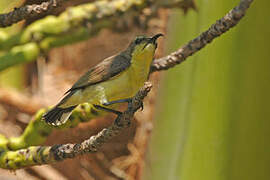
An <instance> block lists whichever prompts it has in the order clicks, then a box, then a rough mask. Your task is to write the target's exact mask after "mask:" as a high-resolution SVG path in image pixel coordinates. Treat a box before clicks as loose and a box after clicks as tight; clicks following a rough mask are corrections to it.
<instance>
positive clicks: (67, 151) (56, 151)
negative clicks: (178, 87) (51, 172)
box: [0, 83, 152, 169]
mask: <svg viewBox="0 0 270 180" xmlns="http://www.w3.org/2000/svg"><path fill="white" fill-rule="evenodd" d="M151 88H152V85H151V84H150V83H145V85H144V87H142V88H141V89H140V90H139V92H138V93H137V94H136V95H135V96H134V98H133V99H132V103H131V105H130V106H129V107H128V109H127V110H126V111H125V112H124V113H123V114H122V115H119V116H118V117H117V118H116V119H115V122H117V123H114V124H113V125H112V126H110V127H108V128H104V129H103V130H102V131H100V132H99V133H98V134H97V135H94V136H91V137H90V138H89V139H87V140H85V141H83V142H82V143H80V144H62V145H54V146H32V147H29V148H27V149H21V150H18V151H5V150H2V152H0V154H1V155H0V167H1V168H5V169H18V168H23V167H29V166H33V165H41V164H49V163H53V162H57V161H61V160H64V159H67V158H74V157H76V156H78V155H82V154H85V153H91V152H96V151H97V150H98V149H99V148H100V147H101V146H102V145H103V144H105V143H106V142H107V141H108V140H110V139H111V138H113V137H115V136H116V135H118V134H119V133H120V132H121V130H122V129H124V128H126V127H128V126H129V124H130V121H131V119H132V118H133V115H134V113H135V112H136V111H137V110H138V109H139V108H140V107H141V105H142V101H143V99H144V98H145V97H146V96H147V94H148V92H149V91H150V90H151Z"/></svg>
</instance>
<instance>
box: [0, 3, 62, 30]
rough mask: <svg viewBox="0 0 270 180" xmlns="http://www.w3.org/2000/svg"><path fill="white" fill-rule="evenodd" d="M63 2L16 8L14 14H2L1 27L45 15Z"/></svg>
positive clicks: (0, 15)
mask: <svg viewBox="0 0 270 180" xmlns="http://www.w3.org/2000/svg"><path fill="white" fill-rule="evenodd" d="M61 1H63V0H49V1H47V2H43V3H41V4H32V5H26V6H23V7H19V8H14V10H13V11H12V12H9V13H6V14H0V27H7V26H11V25H12V24H14V23H17V22H19V21H21V20H24V19H28V18H30V17H34V16H37V15H41V14H44V13H46V12H48V11H50V10H52V9H54V8H56V7H57V6H58V4H59V3H60V2H61Z"/></svg>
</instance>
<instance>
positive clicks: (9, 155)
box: [0, 0, 253, 169]
mask: <svg viewBox="0 0 270 180" xmlns="http://www.w3.org/2000/svg"><path fill="white" fill-rule="evenodd" d="M101 2H105V1H98V2H94V3H89V4H87V5H81V6H78V7H74V8H73V9H71V10H68V12H64V13H62V14H61V15H60V16H58V17H48V18H45V19H42V20H39V21H37V22H34V23H33V24H32V25H30V26H29V27H27V28H26V29H25V30H24V31H23V32H22V33H20V34H17V35H15V36H13V37H8V36H5V37H4V36H2V38H0V42H1V44H2V45H0V48H1V49H2V50H3V49H5V50H6V51H7V53H6V54H4V55H3V56H1V57H0V70H3V69H6V68H7V67H10V66H13V65H15V64H18V63H22V62H27V61H31V60H34V59H35V58H36V57H37V56H38V55H39V53H40V51H43V52H44V51H45V52H46V51H47V50H49V49H50V48H52V47H56V46H61V45H64V44H69V43H73V42H76V41H78V40H83V39H87V38H89V37H90V36H92V35H93V34H95V33H97V32H98V31H99V30H100V29H101V28H104V27H110V26H112V24H110V23H109V25H108V24H107V25H104V24H103V23H104V22H110V21H112V22H113V18H112V17H110V15H114V14H117V13H118V12H119V11H121V12H123V13H128V12H129V11H132V7H134V6H135V7H137V8H139V9H140V8H144V7H147V6H151V5H153V4H152V3H146V2H144V1H136V3H134V4H132V2H133V1H132V2H129V1H128V0H127V1H121V2H122V8H119V7H120V6H116V4H114V3H116V2H118V3H119V2H120V0H116V1H110V3H109V2H107V3H105V4H102V3H101ZM252 2H253V0H241V1H240V3H239V5H238V6H236V7H235V8H233V9H232V10H231V11H230V12H229V13H227V14H226V15H225V16H224V17H223V18H221V19H219V20H217V21H216V23H214V24H213V25H212V26H211V27H210V28H209V29H208V30H207V31H205V32H203V33H202V34H200V35H199V36H198V37H196V38H195V39H193V40H191V41H189V42H188V43H187V44H185V45H184V46H182V47H180V48H179V49H178V50H176V51H175V52H173V53H171V54H170V55H168V56H165V57H162V58H160V59H155V60H154V61H153V64H152V66H151V72H155V71H160V70H167V69H169V68H172V67H174V66H175V65H177V64H179V63H181V62H183V61H184V60H185V59H186V58H188V57H189V56H191V55H193V54H194V53H196V52H198V51H199V50H201V49H202V48H203V47H205V46H206V45H207V44H208V43H210V42H212V41H213V40H214V39H215V38H217V37H218V36H220V35H222V34H224V33H225V32H227V31H228V30H229V29H231V28H232V27H234V26H235V25H237V24H238V22H239V21H240V20H241V19H242V17H243V16H244V15H245V13H246V11H247V9H248V8H249V6H250V4H251V3H252ZM99 3H100V4H99ZM125 3H126V4H125ZM163 6H164V7H165V5H164V4H163ZM82 7H84V8H82ZM80 8H82V9H83V10H82V12H81V14H80V13H79V14H80V15H79V16H76V17H75V16H72V13H71V12H75V11H76V12H77V11H79V10H80ZM103 8H107V11H105V12H104V9H103ZM110 8H111V9H110ZM86 12H87V14H86ZM0 17H1V15H0ZM114 17H115V16H114ZM62 18H63V19H68V20H67V21H64V22H63V23H60V22H58V21H59V19H61V21H62V20H63V19H62ZM76 18H77V19H76ZM14 22H16V21H15V20H14ZM49 22H51V23H53V25H52V26H51V24H50V23H49ZM89 23H90V24H89ZM105 24H106V23H105ZM49 25H50V26H49ZM56 25H62V26H60V29H55V31H52V30H53V29H50V27H51V28H54V27H56ZM47 26H48V28H44V27H47ZM41 27H42V28H41ZM74 27H81V28H80V29H79V30H78V31H75V32H74V31H70V30H71V29H73V30H74ZM44 29H46V30H48V31H46V32H45V31H44ZM66 32H73V34H72V35H71V36H72V38H68V36H70V34H66ZM3 37H4V38H3ZM66 39H67V40H66ZM5 45H6V46H5ZM28 53H31V54H32V55H31V56H27V55H28ZM11 59H13V61H12V60H11ZM150 89H151V85H150V84H148V83H146V84H145V86H144V87H143V88H142V89H141V90H140V91H139V92H138V93H137V95H136V96H135V97H134V98H133V101H132V106H130V108H128V109H127V110H126V111H125V112H124V113H123V114H122V115H120V116H118V117H117V118H118V119H119V120H120V122H123V123H124V124H123V126H119V125H117V124H113V125H112V126H110V127H108V128H105V129H103V130H102V131H101V132H100V133H98V134H97V135H95V136H92V137H90V138H89V139H88V140H86V141H84V142H82V143H80V144H64V145H54V146H52V147H47V146H44V147H43V146H33V145H39V144H41V143H43V142H44V141H45V139H46V138H47V136H48V135H49V134H50V133H51V131H52V130H53V127H51V126H49V125H47V124H46V123H44V122H43V121H41V116H42V115H43V114H44V113H45V112H46V109H41V110H40V111H39V112H37V114H36V115H35V116H34V118H33V119H32V120H31V122H30V123H29V125H28V126H27V128H26V129H25V131H24V133H23V135H22V136H20V137H17V138H10V139H8V138H6V137H4V136H0V167H2V168H7V169H18V168H23V167H27V166H32V165H38V164H39V165H40V164H47V163H52V162H56V161H60V160H63V159H66V158H72V157H75V156H77V155H79V154H84V153H87V152H94V151H96V150H98V148H99V147H100V146H101V145H102V144H104V143H106V142H107V141H108V140H109V139H111V138H112V137H114V136H116V135H117V134H119V132H120V131H121V130H122V129H123V128H125V127H127V124H128V123H127V122H130V120H131V119H132V117H133V115H134V113H135V112H136V111H137V110H138V108H139V106H140V103H142V100H143V98H144V97H145V96H146V95H147V93H148V92H149V91H150ZM99 114H100V112H98V111H97V110H96V109H95V108H94V107H93V106H92V105H90V104H87V103H86V104H82V105H80V106H78V107H77V108H76V109H75V110H74V112H73V113H72V115H71V117H70V121H69V123H67V124H66V125H64V126H62V127H60V128H69V127H74V126H76V125H77V124H78V123H79V122H84V121H88V120H89V119H91V118H93V117H96V116H97V115H99ZM33 137H34V138H33ZM29 146H31V147H29Z"/></svg>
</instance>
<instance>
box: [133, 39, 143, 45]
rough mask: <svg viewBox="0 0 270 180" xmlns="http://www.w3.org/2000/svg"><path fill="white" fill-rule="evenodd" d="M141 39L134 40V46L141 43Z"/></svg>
mask: <svg viewBox="0 0 270 180" xmlns="http://www.w3.org/2000/svg"><path fill="white" fill-rule="evenodd" d="M142 40H143V39H142V38H137V39H136V40H135V44H140V43H141V42H142Z"/></svg>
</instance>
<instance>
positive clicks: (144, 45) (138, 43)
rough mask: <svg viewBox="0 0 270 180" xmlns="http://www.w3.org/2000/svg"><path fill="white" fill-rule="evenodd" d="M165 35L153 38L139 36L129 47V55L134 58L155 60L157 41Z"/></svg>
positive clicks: (157, 35)
mask: <svg viewBox="0 0 270 180" xmlns="http://www.w3.org/2000/svg"><path fill="white" fill-rule="evenodd" d="M161 36H163V34H160V33H159V34H156V35H154V36H153V37H146V36H137V37H136V38H135V40H134V41H132V42H131V43H130V45H129V47H128V50H129V53H130V55H131V56H132V58H135V59H138V60H139V59H142V60H143V59H146V58H153V56H154V53H155V50H156V48H157V39H158V38H159V37H161Z"/></svg>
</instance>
